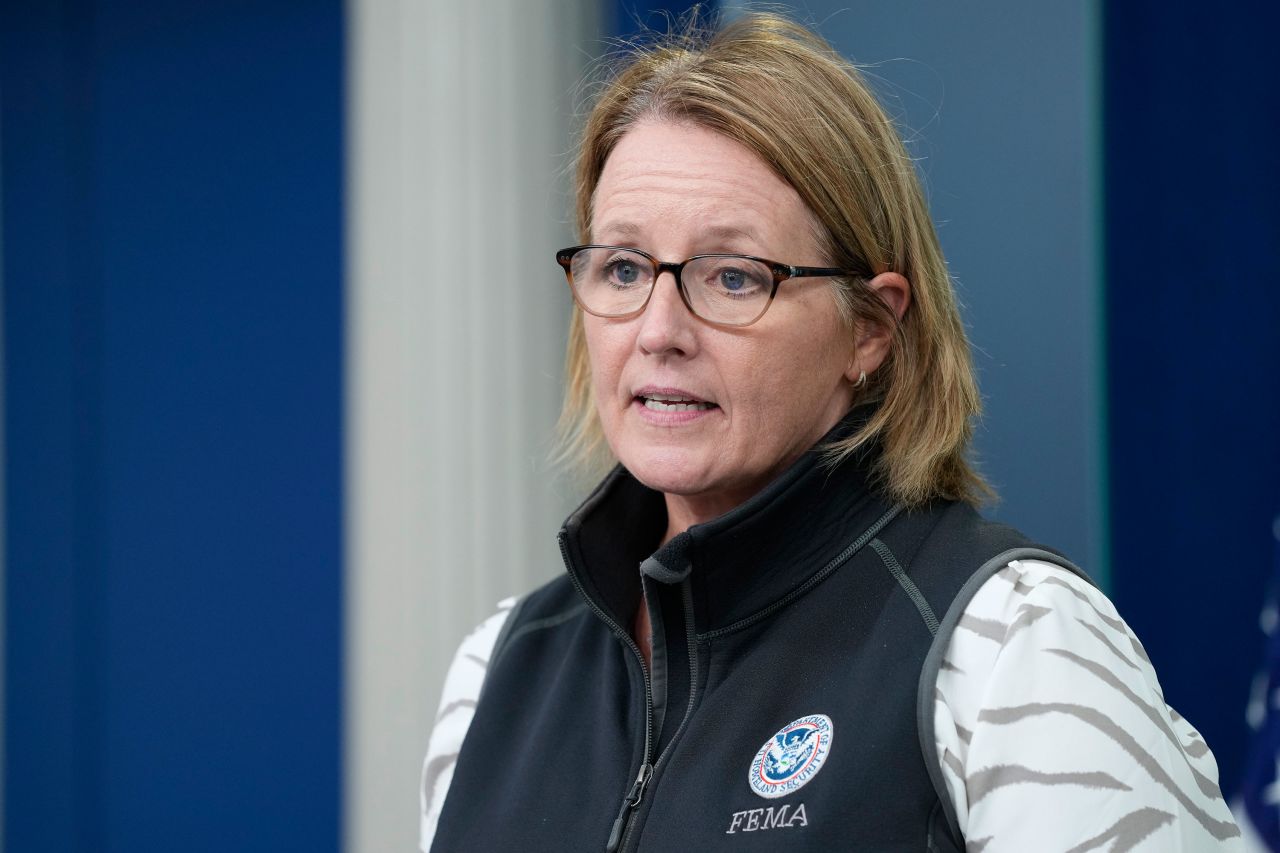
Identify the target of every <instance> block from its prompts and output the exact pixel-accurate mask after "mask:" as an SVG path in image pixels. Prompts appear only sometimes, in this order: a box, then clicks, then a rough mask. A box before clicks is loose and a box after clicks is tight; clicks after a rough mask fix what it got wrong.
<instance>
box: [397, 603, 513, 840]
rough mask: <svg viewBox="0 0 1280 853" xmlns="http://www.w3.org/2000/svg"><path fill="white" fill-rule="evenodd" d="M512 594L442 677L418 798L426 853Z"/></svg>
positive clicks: (464, 643) (471, 637)
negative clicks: (438, 707)
mask: <svg viewBox="0 0 1280 853" xmlns="http://www.w3.org/2000/svg"><path fill="white" fill-rule="evenodd" d="M515 602H516V600H515V599H514V598H507V599H504V600H503V601H501V602H499V603H498V612H497V613H495V614H493V615H492V616H490V617H489V618H488V619H486V620H484V621H483V622H481V623H480V625H479V627H477V628H476V629H475V630H474V631H472V632H471V633H470V634H468V635H467V637H466V639H464V640H463V641H462V645H460V646H459V647H458V652H457V654H455V655H454V656H453V663H452V664H450V665H449V673H448V675H446V676H445V679H444V691H443V693H442V695H441V697H440V709H439V710H438V711H436V721H435V725H434V726H433V727H432V729H431V739H430V740H429V741H428V742H427V757H426V759H425V760H424V761H423V762H422V785H421V788H420V790H419V803H420V805H421V809H422V821H421V829H420V835H419V841H418V846H419V848H420V849H421V850H422V853H430V850H431V842H432V840H433V839H434V838H435V834H436V824H437V823H438V822H439V820H440V810H441V809H442V808H444V799H445V795H446V794H448V792H449V783H450V782H452V781H453V768H454V765H456V764H457V762H458V753H459V752H461V751H462V741H463V739H464V738H465V737H466V736H467V729H468V727H470V725H471V718H472V717H474V716H475V713H476V703H477V702H478V701H479V699H480V688H481V687H482V686H484V676H485V673H486V672H487V671H488V667H489V657H490V655H491V653H492V652H493V646H494V644H495V643H496V642H497V641H498V633H499V632H500V631H501V630H502V625H503V623H505V622H506V621H507V617H508V616H509V615H510V614H511V608H512V606H513V605H514V604H515Z"/></svg>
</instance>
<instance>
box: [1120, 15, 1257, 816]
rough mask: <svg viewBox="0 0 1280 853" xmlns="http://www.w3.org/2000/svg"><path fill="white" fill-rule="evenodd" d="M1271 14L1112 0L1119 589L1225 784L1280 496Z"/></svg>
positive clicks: (1233, 776) (1230, 779)
mask: <svg viewBox="0 0 1280 853" xmlns="http://www.w3.org/2000/svg"><path fill="white" fill-rule="evenodd" d="M1276 23H1277V14H1276V11H1275V8H1274V6H1271V5H1268V4H1263V3H1260V2H1254V3H1246V4H1242V5H1241V4H1237V5H1233V6H1231V7H1230V8H1225V7H1221V6H1215V5H1208V4H1202V3H1192V4H1177V3H1175V4H1170V3H1159V2H1154V0H1136V2H1126V3H1109V4H1107V6H1106V50H1105V63H1106V105H1105V116H1106V173H1107V178H1106V211H1105V214H1106V239H1107V252H1106V256H1107V314H1108V317H1107V340H1108V347H1109V357H1108V379H1109V383H1110V434H1111V448H1110V450H1111V452H1110V475H1111V507H1112V521H1111V530H1112V566H1113V575H1112V580H1113V587H1114V590H1113V591H1114V598H1115V600H1116V604H1117V605H1118V607H1119V609H1120V612H1121V613H1122V614H1124V616H1125V617H1126V618H1127V619H1128V620H1129V623H1130V624H1131V625H1132V626H1133V628H1134V629H1135V630H1136V631H1137V633H1138V635H1139V636H1140V637H1142V638H1143V640H1144V642H1145V643H1146V645H1147V649H1148V651H1149V653H1150V656H1151V658H1152V660H1153V661H1154V662H1155V664H1156V666H1157V669H1158V671H1159V673H1160V676H1161V681H1162V683H1163V685H1164V688H1165V694H1166V698H1167V699H1168V700H1169V702H1170V703H1171V704H1172V705H1173V706H1174V707H1175V708H1177V709H1178V710H1179V711H1181V712H1182V713H1183V714H1184V715H1185V716H1186V717H1187V719H1189V720H1191V721H1192V722H1193V723H1195V724H1196V725H1197V726H1199V727H1200V729H1201V731H1202V732H1203V734H1204V735H1205V737H1206V739H1207V740H1208V743H1209V745H1210V746H1211V747H1213V750H1214V754H1215V755H1216V757H1217V759H1218V765H1219V769H1220V771H1221V778H1222V788H1223V791H1224V793H1226V794H1228V795H1230V794H1231V793H1232V792H1233V791H1234V790H1235V788H1236V787H1237V785H1238V784H1239V780H1240V775H1241V772H1242V755H1243V751H1244V743H1245V724H1244V708H1245V703H1246V700H1247V699H1248V693H1249V681H1250V676H1251V674H1252V671H1253V669H1254V667H1255V666H1256V665H1258V663H1260V661H1261V656H1262V648H1261V644H1260V643H1259V641H1258V639H1257V636H1258V635H1257V629H1256V627H1255V626H1256V624H1257V623H1256V619H1257V614H1258V609H1259V607H1260V606H1261V603H1262V597H1263V592H1264V590H1265V588H1266V582H1267V576H1268V571H1269V568H1270V561H1271V547H1272V544H1271V541H1272V540H1271V521H1272V518H1273V516H1274V514H1275V512H1276V510H1277V508H1278V507H1280V379H1278V378H1277V376H1280V287H1277V286H1276V271H1277V270H1280V204H1278V203H1277V199H1280V165H1277V160H1276V154H1275V140H1276V131H1277V129H1280V124H1278V123H1277V122H1278V121H1280V119H1278V118H1277V117H1278V116H1280V89H1277V87H1276V75H1275V70H1274V64H1273V62H1272V59H1271V58H1272V56H1273V54H1274V52H1275V49H1274V44H1273V42H1274V32H1275V25H1276Z"/></svg>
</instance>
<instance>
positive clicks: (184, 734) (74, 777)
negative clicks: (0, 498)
mask: <svg viewBox="0 0 1280 853" xmlns="http://www.w3.org/2000/svg"><path fill="white" fill-rule="evenodd" d="M2 14H3V18H2V19H0V20H2V21H3V41H2V42H0V62H2V63H3V66H2V69H3V77H2V79H0V97H2V98H3V115H2V124H0V127H2V129H3V137H2V142H3V150H2V159H0V169H2V171H0V179H2V180H3V223H4V244H3V245H4V300H5V303H4V343H5V352H4V365H5V417H6V420H5V454H6V455H5V460H4V471H5V477H6V482H5V489H6V495H5V507H6V513H7V515H6V519H5V527H6V534H7V541H6V548H7V553H6V554H5V580H6V590H5V602H6V614H5V629H6V636H5V641H4V651H5V665H6V666H5V668H6V678H7V683H6V697H7V707H6V713H5V730H4V734H5V758H6V762H5V785H4V793H5V803H4V806H5V813H4V824H5V833H6V842H7V849H8V850H10V851H14V853H24V851H40V853H58V851H71V850H82V851H89V850H94V851H106V850H109V851H132V852H133V853H137V851H150V850H155V851H161V850H165V851H170V850H187V851H202V850H204V851H215V850H216V851H225V850H237V851H255V850H261V851H282V850H316V851H323V850H336V849H337V848H338V846H339V827H338V821H339V814H340V767H339V760H340V755H341V745H340V719H339V714H340V707H341V698H342V694H341V682H340V675H341V639H342V631H341V624H340V614H341V606H340V605H341V595H340V593H341V590H340V560H341V553H342V548H341V545H342V542H341V500H342V496H341V488H340V486H341V482H340V472H341V468H340V461H341V459H340V439H341V436H340V424H341V411H342V392H341V375H342V338H341V329H342V323H341V317H342V314H341V308H342V289H341V288H342V281H341V271H342V224H343V214H342V195H341V187H342V172H343V165H342V160H343V151H342V126H343V125H342V123H343V101H342V91H343V88H342V87H343V26H342V12H341V5H340V4H339V3H337V2H315V0H297V2H285V1H284V0H270V2H264V0H246V2H230V0H218V2H205V3H166V2H155V1H154V0H153V2H111V0H101V2H90V0H85V2H65V3H62V4H56V3H46V2H34V0H33V2H21V3H18V2H15V3H8V4H6V5H5V6H4V10H3V13H2Z"/></svg>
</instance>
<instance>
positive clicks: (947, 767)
mask: <svg viewBox="0 0 1280 853" xmlns="http://www.w3.org/2000/svg"><path fill="white" fill-rule="evenodd" d="M934 724H935V736H936V738H937V749H938V758H939V761H940V762H941V763H942V767H943V776H944V778H945V779H946V781H947V785H948V787H949V788H950V792H951V799H952V802H953V803H954V804H955V807H956V815H957V817H958V819H959V823H960V828H961V831H962V832H963V833H964V836H965V839H966V849H967V850H968V851H970V853H977V851H982V853H1003V851H1026V850H1036V851H1046V853H1052V851H1062V853H1085V851H1090V850H1098V851H1109V853H1120V852H1121V851H1135V853H1156V851H1159V853H1170V851H1180V852H1181V853H1199V852H1200V851H1205V853H1208V851H1222V850H1227V851H1241V850H1243V847H1242V846H1241V842H1240V834H1239V830H1238V829H1237V828H1236V824H1235V822H1234V820H1233V819H1232V816H1231V812H1230V810H1229V809H1228V808H1227V805H1226V804H1225V803H1224V802H1223V800H1222V794H1221V792H1220V791H1219V789H1218V767H1217V764H1216V762H1215V761H1214V758H1213V754H1212V753H1211V752H1210V751H1209V748H1208V746H1207V745H1206V744H1205V742H1204V740H1203V739H1202V738H1201V737H1200V735H1199V734H1198V733H1197V732H1196V731H1195V729H1194V728H1192V726H1191V724H1190V723H1188V722H1187V721H1186V720H1185V719H1183V718H1182V717H1180V716H1179V715H1178V714H1177V712H1175V711H1174V710H1173V709H1172V708H1170V707H1169V706H1168V705H1166V704H1165V701H1164V694H1163V693H1162V692H1161V689H1160V683H1159V681H1158V680H1157V679H1156V674H1155V671H1154V670H1153V669H1152V667H1151V662H1150V661H1149V660H1148V659H1147V655H1146V652H1145V651H1144V650H1143V648H1142V644H1141V643H1140V642H1139V641H1138V639H1137V637H1135V636H1134V634H1133V632H1132V631H1130V630H1129V627H1128V625H1126V624H1125V623H1124V621H1123V620H1121V619H1120V617H1119V616H1118V615H1117V613H1116V611H1115V608H1114V606H1112V604H1111V602H1110V601H1109V600H1108V599H1107V597H1106V596H1105V595H1103V594H1102V593H1101V592H1099V591H1098V590H1097V589H1095V588H1094V587H1092V586H1090V585H1089V584H1088V583H1087V582H1085V581H1083V580H1081V579H1080V578H1078V577H1076V576H1075V575H1073V574H1071V573H1070V572H1068V571H1065V570H1064V569H1061V568H1059V567H1057V566H1054V565H1052V564H1049V563H1044V562H1040V561H1037V560H1021V561H1015V562H1012V563H1010V564H1009V565H1008V566H1006V567H1005V568H1004V569H1002V570H1001V571H1000V572H999V573H997V574H996V575H995V576H993V577H992V578H991V579H990V580H989V581H987V582H986V583H985V584H983V586H982V587H981V588H980V589H979V590H978V593H977V595H976V596H974V598H973V600H972V601H971V602H970V604H969V605H968V606H967V607H966V608H965V611H964V614H963V616H962V618H961V620H960V623H959V625H958V626H957V628H956V631H955V634H954V635H953V636H952V638H951V640H950V644H949V646H948V648H947V653H946V656H945V658H944V663H943V666H942V670H941V671H940V672H939V674H938V682H937V693H936V698H935V702H934Z"/></svg>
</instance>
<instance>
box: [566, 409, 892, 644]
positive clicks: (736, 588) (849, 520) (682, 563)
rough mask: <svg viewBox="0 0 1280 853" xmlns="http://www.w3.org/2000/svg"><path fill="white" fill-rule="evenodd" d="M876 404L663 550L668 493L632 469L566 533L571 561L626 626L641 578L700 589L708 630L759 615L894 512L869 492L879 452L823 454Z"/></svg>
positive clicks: (586, 587) (586, 505)
mask: <svg viewBox="0 0 1280 853" xmlns="http://www.w3.org/2000/svg"><path fill="white" fill-rule="evenodd" d="M872 411H873V409H872V408H870V407H859V408H856V409H854V410H853V411H851V412H850V413H849V415H848V416H846V417H845V419H844V420H842V421H841V422H840V423H839V424H837V425H836V427H835V428H834V429H833V430H832V431H831V432H829V433H828V434H827V435H826V436H824V437H823V439H822V440H821V441H820V442H818V444H817V445H815V447H814V448H812V449H810V450H809V451H807V452H806V453H805V454H804V455H802V456H801V457H800V459H798V460H797V461H796V462H795V463H794V464H793V465H792V466H791V467H790V468H788V469H787V470H786V471H784V472H783V473H782V474H781V475H779V476H778V477H777V478H776V479H775V480H774V481H773V482H772V483H770V484H769V485H768V486H766V487H765V488H764V489H763V490H762V491H760V492H759V493H758V494H756V495H755V496H753V497H752V498H750V499H749V500H747V501H746V502H744V503H743V504H741V505H740V506H737V507H735V508H734V509H732V510H730V511H729V512H727V513H725V514H724V515H722V516H719V517H718V518H715V519H712V520H710V521H707V522H705V523H703V524H697V525H694V526H693V527H690V528H689V529H688V530H686V531H685V532H683V533H681V534H679V535H677V536H676V537H674V538H673V539H672V540H671V541H669V542H667V543H666V544H665V545H663V546H662V547H661V548H659V549H657V550H656V551H655V550H654V545H655V543H657V542H658V541H659V539H660V538H661V537H662V534H663V532H664V531H665V529H666V506H665V503H664V501H663V497H662V494H661V493H659V492H656V491H654V490H652V489H649V488H648V487H646V486H644V485H642V484H641V483H640V482H639V481H638V480H636V479H635V477H633V476H632V475H631V474H630V472H628V471H627V470H626V469H625V468H623V467H622V466H618V467H616V468H614V470H613V471H612V472H611V473H610V474H609V475H608V476H607V477H605V479H604V480H603V481H602V482H601V483H600V485H599V486H598V487H597V488H596V490H595V491H594V492H593V493H592V494H591V495H590V496H589V497H588V498H587V499H586V501H584V502H583V504H582V506H580V507H579V508H578V509H577V510H576V511H575V512H574V513H573V514H572V515H570V516H569V519H568V520H567V521H566V522H565V525H564V528H563V529H562V531H561V542H562V545H563V546H564V555H565V563H566V567H567V568H568V570H569V572H570V573H571V574H572V575H573V576H574V577H575V579H576V580H577V581H578V583H579V585H580V586H581V587H582V589H583V592H584V593H585V594H586V595H587V596H588V597H589V598H591V599H593V601H594V603H595V604H596V605H597V606H598V607H599V608H600V609H602V610H603V611H604V612H605V613H606V614H607V615H608V616H610V617H611V618H612V619H613V620H614V621H616V622H617V624H618V625H619V626H622V627H624V628H625V627H627V626H629V625H630V624H631V620H632V618H633V617H634V615H635V612H636V609H637V607H638V606H639V604H640V577H641V575H642V574H643V575H647V576H648V577H650V578H652V579H653V580H654V581H657V582H659V583H665V584H678V583H680V582H682V581H683V580H684V579H685V578H690V579H691V581H692V584H693V593H694V607H695V611H694V612H695V620H696V623H697V624H696V626H695V628H696V630H697V632H698V633H700V634H701V633H706V632H708V631H713V630H717V629H720V628H724V627H727V626H729V625H732V624H733V623H734V622H737V621H739V620H741V619H744V618H747V617H749V616H751V615H753V614H755V613H758V612H760V611H762V610H764V609H766V608H767V607H769V606H770V605H771V604H773V603H774V602H776V601H778V600H780V599H782V598H783V597H785V596H786V595H787V594H788V593H790V592H792V591H793V590H794V589H796V588H797V587H799V586H800V585H802V584H803V583H804V582H805V581H806V580H807V579H808V578H809V577H810V576H811V575H813V574H814V573H815V572H817V571H818V570H820V569H821V568H822V567H823V566H825V565H826V564H827V563H828V562H829V561H830V560H831V559H833V558H834V557H835V556H836V555H837V554H839V553H840V552H841V551H842V550H843V549H844V548H845V547H846V546H847V545H848V544H849V542H851V541H852V540H853V539H854V538H855V537H857V535H858V534H859V533H860V532H861V531H862V530H863V529H864V528H866V527H868V526H870V525H871V524H872V523H873V522H874V521H875V520H876V518H878V517H879V516H880V514H882V513H883V512H884V511H885V509H887V507H888V504H887V503H886V502H885V501H884V500H883V499H882V498H881V497H880V496H879V495H878V494H877V493H876V492H875V490H874V489H872V488H869V486H868V478H869V476H870V468H871V465H872V463H873V461H874V458H875V451H874V450H873V449H870V450H866V451H863V452H860V453H858V454H855V456H854V457H853V458H851V459H848V460H846V461H845V462H843V463H841V464H840V465H838V466H835V467H834V468H833V467H832V466H830V465H829V464H825V463H824V462H823V458H822V452H821V450H820V448H822V447H824V446H826V445H827V444H829V443H830V442H832V441H834V440H839V439H840V438H842V437H844V436H847V435H850V434H852V433H853V432H854V431H855V430H856V429H857V428H858V427H860V426H861V425H862V424H863V423H865V422H866V419H867V417H869V416H870V414H871V412H872Z"/></svg>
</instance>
